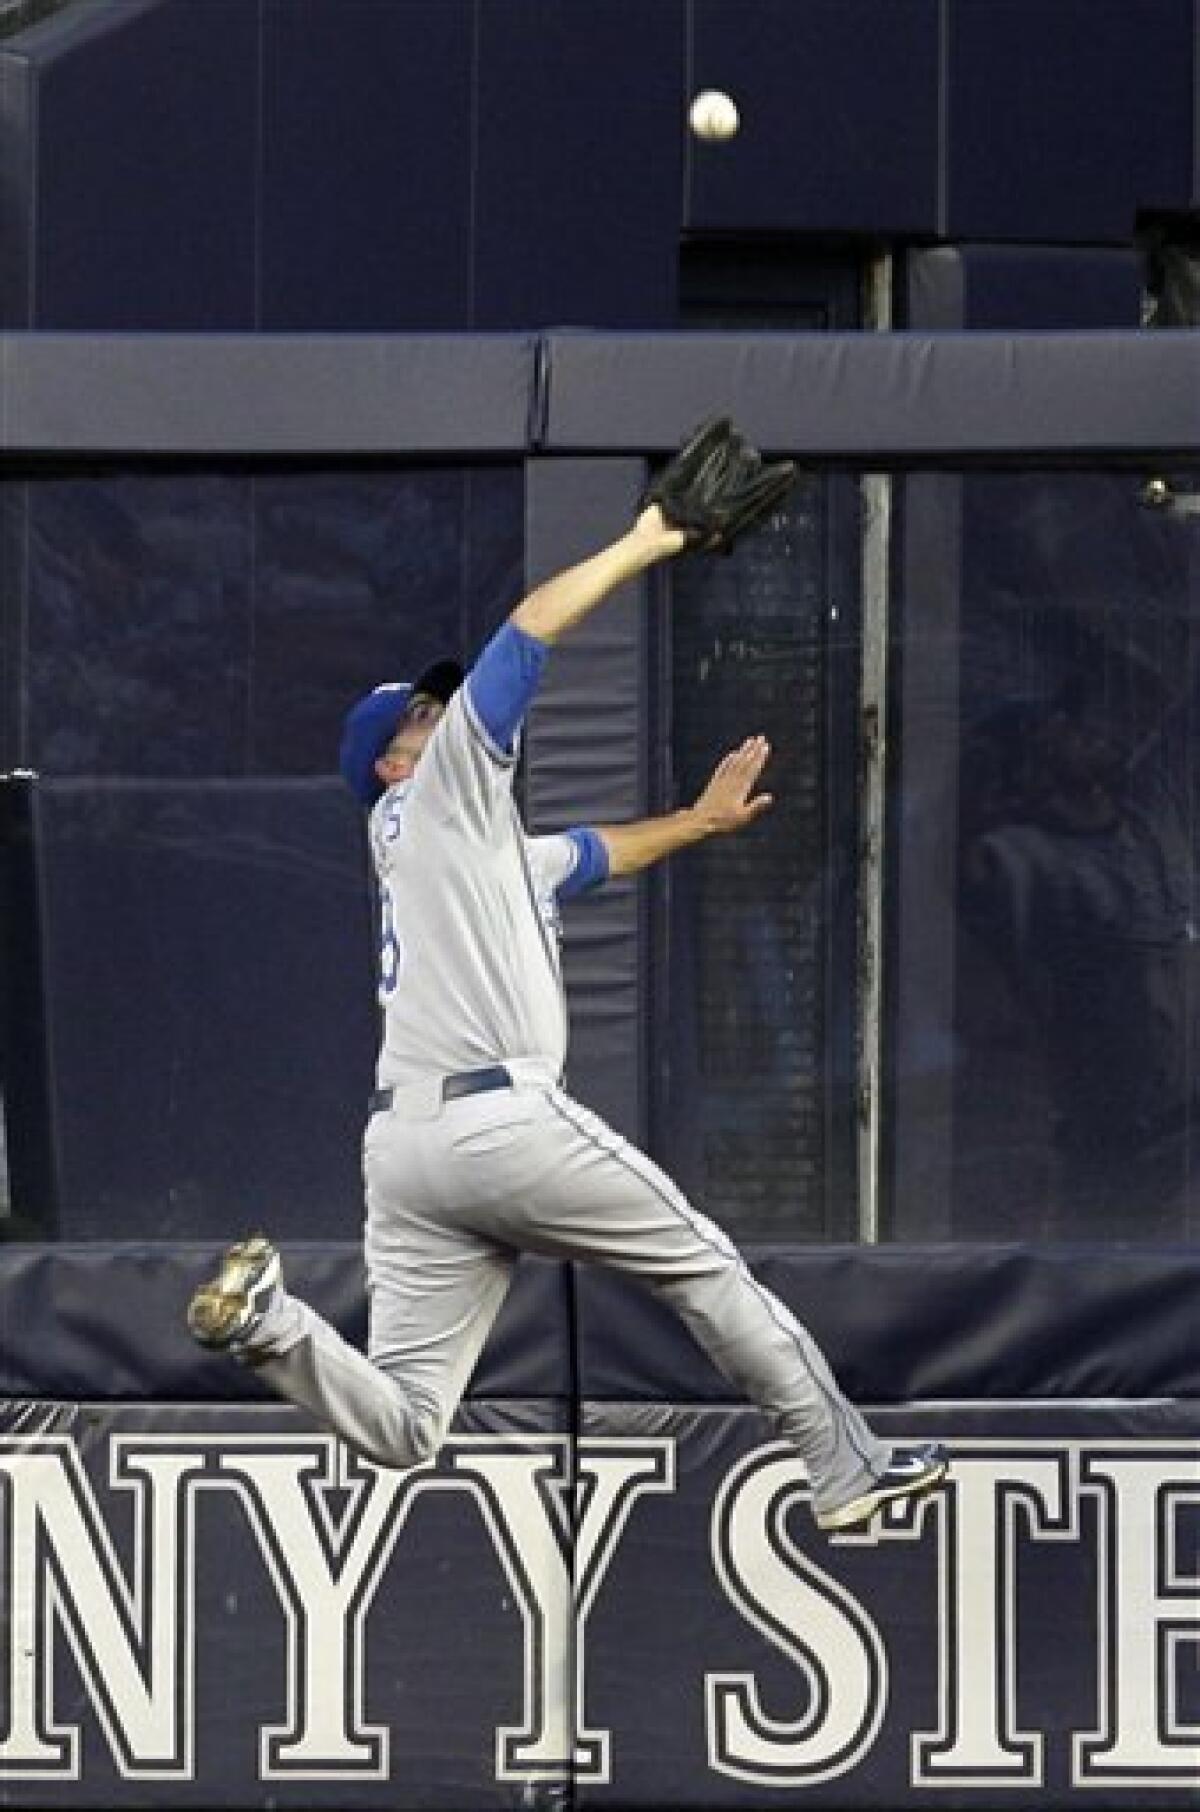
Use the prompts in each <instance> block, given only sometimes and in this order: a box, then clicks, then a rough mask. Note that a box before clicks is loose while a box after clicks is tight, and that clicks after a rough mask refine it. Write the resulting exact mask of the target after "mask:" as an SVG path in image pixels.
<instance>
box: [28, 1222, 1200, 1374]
mask: <svg viewBox="0 0 1200 1812" xmlns="http://www.w3.org/2000/svg"><path fill="white" fill-rule="evenodd" d="M230 1231H231V1232H234V1233H236V1232H239V1231H241V1229H231V1230H230ZM216 1251H217V1246H216V1244H215V1243H209V1244H204V1243H202V1242H200V1241H199V1240H197V1238H196V1237H195V1230H194V1229H192V1230H190V1231H189V1232H188V1233H187V1234H186V1235H181V1243H179V1244H167V1243H166V1242H156V1243H153V1244H147V1243H141V1244H139V1243H137V1242H130V1243H126V1244H113V1243H108V1244H104V1243H100V1242H99V1241H97V1243H95V1244H88V1245H83V1244H65V1245H59V1246H54V1247H45V1246H36V1245H30V1246H9V1247H0V1396H43V1397H59V1398H72V1397H80V1398H84V1399H99V1398H111V1399H123V1398H124V1399H129V1400H136V1401H142V1400H145V1399H156V1400H159V1401H168V1400H171V1399H188V1400H195V1399H200V1400H204V1399H209V1400H216V1399H229V1398H237V1397H244V1396H248V1397H251V1398H260V1397H261V1392H260V1391H259V1389H258V1387H257V1386H256V1385H254V1384H253V1383H252V1382H251V1381H249V1380H248V1379H247V1376H246V1374H245V1373H244V1372H242V1371H240V1370H237V1369H236V1368H228V1369H221V1368H220V1367H218V1369H217V1370H216V1371H214V1369H213V1367H214V1361H213V1358H212V1355H211V1354H207V1353H204V1352H203V1351H201V1350H200V1349H199V1348H197V1347H195V1346H194V1345H193V1344H192V1342H191V1341H190V1340H189V1338H188V1337H187V1335H186V1332H185V1330H184V1328H183V1323H182V1319H181V1318H182V1315H183V1311H184V1308H185V1306H186V1303H187V1299H188V1296H189V1294H190V1293H191V1291H192V1290H193V1289H194V1288H195V1287H196V1285H197V1284H198V1283H200V1282H201V1281H203V1279H204V1278H205V1277H207V1276H208V1275H209V1274H210V1273H211V1271H212V1270H213V1259H214V1258H215V1256H216ZM283 1252H284V1260H285V1264H286V1267H287V1274H288V1277H289V1279H290V1280H291V1281H292V1282H293V1284H294V1287H295V1288H296V1290H297V1292H298V1294H300V1295H302V1296H304V1297H306V1298H307V1299H308V1300H311V1302H312V1303H313V1305H314V1307H316V1308H318V1309H320V1310H321V1311H322V1313H324V1314H325V1315H326V1316H327V1317H328V1318H329V1319H330V1320H332V1321H333V1322H334V1323H335V1324H336V1325H337V1326H339V1327H340V1328H341V1329H342V1331H343V1332H344V1333H345V1334H346V1335H347V1337H348V1338H350V1339H354V1340H361V1339H362V1335H363V1330H364V1328H365V1306H364V1303H363V1299H362V1257H361V1252H360V1249H359V1247H358V1245H357V1244H356V1243H355V1242H354V1241H353V1240H346V1241H341V1242H335V1241H329V1242H326V1243H315V1242H313V1241H310V1240H307V1239H306V1238H305V1237H304V1236H303V1235H302V1234H290V1233H289V1234H288V1237H287V1238H285V1239H284V1242H283ZM746 1256H747V1259H748V1261H749V1264H750V1266H751V1269H752V1271H753V1273H754V1275H755V1276H756V1277H757V1278H758V1279H759V1280H760V1281H761V1282H762V1283H763V1284H765V1285H766V1286H767V1287H768V1288H769V1289H770V1290H772V1291H773V1292H774V1293H775V1295H776V1296H778V1297H779V1298H780V1299H781V1300H782V1301H783V1302H785V1303H786V1304H787V1305H788V1306H789V1307H790V1308H791V1309H792V1310H793V1312H794V1313H795V1314H796V1315H797V1316H798V1317H799V1318H800V1319H801V1320H802V1321H804V1322H805V1323H806V1324H807V1325H808V1326H809V1327H810V1328H811V1329H812V1331H813V1333H814V1334H815V1335H816V1336H817V1338H818V1339H819V1340H820V1342H821V1344H822V1345H823V1347H824V1349H825V1352H826V1354H827V1356H828V1358H829V1360H830V1362H831V1364H832V1365H833V1367H834V1369H835V1371H836V1372H837V1373H838V1375H839V1378H840V1380H841V1382H842V1384H843V1386H844V1387H845V1389H846V1390H847V1391H849V1392H850V1394H851V1395H852V1396H854V1397H855V1398H857V1399H858V1400H859V1401H861V1402H863V1403H876V1404H889V1403H902V1402H910V1401H911V1402H917V1401H920V1402H936V1401H943V1400H951V1401H957V1402H963V1401H977V1402H979V1403H989V1404H1001V1405H1002V1404H1003V1403H1005V1402H1007V1401H1009V1400H1012V1399H1038V1398H1047V1399H1057V1400H1058V1401H1059V1402H1060V1403H1062V1402H1064V1401H1067V1400H1071V1401H1074V1400H1079V1399H1091V1400H1095V1399H1100V1398H1123V1399H1135V1398H1151V1397H1153V1398H1167V1397H1180V1398H1197V1397H1200V1338H1198V1336H1197V1329H1196V1317H1195V1303H1196V1295H1197V1290H1198V1289H1200V1258H1197V1256H1196V1254H1195V1253H1194V1251H1192V1250H1191V1249H1185V1248H1181V1247H1168V1246H1163V1247H1159V1248H1150V1247H1145V1248H1142V1249H1134V1248H1126V1249H1124V1250H1122V1249H1119V1248H1114V1247H1107V1248H1106V1247H1101V1246H1077V1247H1068V1246H1062V1247H1047V1246H984V1245H969V1246H958V1247H951V1246H897V1247H893V1248H890V1249H887V1248H884V1249H879V1248H876V1249H874V1250H872V1249H870V1248H864V1247H861V1246H858V1247H849V1246H842V1247H837V1246H835V1247H791V1248H785V1247H766V1246H750V1247H747V1249H746ZM48 1328H53V1330H54V1337H53V1339H48V1338H47V1329H48ZM576 1392H577V1393H578V1396H579V1398H580V1399H581V1401H583V1402H586V1403H589V1404H593V1405H599V1404H603V1403H606V1402H609V1403H625V1402H629V1403H646V1404H652V1405H670V1404H675V1405H679V1406H689V1405H703V1404H725V1405H729V1404H735V1403H738V1402H739V1401H740V1398H739V1397H738V1395H737V1393H736V1392H734V1391H733V1390H732V1389H731V1388H730V1387H729V1386H728V1385H727V1384H726V1383H725V1381H724V1380H723V1379H722V1378H721V1377H720V1376H719V1375H718V1373H717V1372H716V1371H714V1369H713V1368H712V1366H711V1365H710V1364H709V1362H708V1360H707V1359H706V1358H705V1357H704V1356H703V1355H702V1354H701V1352H700V1350H699V1348H698V1347H696V1346H695V1345H694V1344H693V1342H692V1340H691V1337H690V1336H689V1335H688V1334H687V1332H686V1331H685V1329H684V1327H683V1325H682V1323H681V1322H680V1321H678V1319H677V1318H676V1317H675V1315H674V1314H672V1313H671V1312H670V1311H669V1310H668V1309H666V1308H664V1307H662V1306H660V1305H659V1304H658V1303H656V1302H655V1300H654V1299H653V1298H652V1297H651V1296H650V1295H648V1294H647V1293H646V1292H645V1291H644V1290H642V1289H641V1288H640V1287H639V1286H637V1285H635V1284H632V1283H627V1282H625V1281H624V1280H623V1279H621V1278H618V1277H616V1276H615V1275H614V1274H612V1273H611V1272H606V1271H602V1270H600V1269H599V1268H596V1267H590V1266H570V1265H558V1264H550V1263H544V1262H542V1261H535V1260H531V1259H523V1260H522V1262H521V1264H520V1265H519V1266H518V1269H517V1274H516V1280H515V1282H514V1285H513V1290H512V1294H511V1295H510V1297H509V1300H508V1302H507V1303H506V1305H505V1309H504V1312H503V1315H502V1318H501V1320H500V1321H499V1322H498V1323H497V1326H496V1328H495V1330H494V1331H493V1333H492V1336H491V1338H490V1339H489V1341H488V1344H487V1346H486V1347H485V1349H484V1353H483V1356H482V1358H481V1360H480V1363H479V1366H478V1368H477V1370H476V1373H475V1376H474V1380H473V1383H472V1386H471V1394H472V1395H473V1396H476V1397H489V1396H490V1397H565V1396H570V1395H572V1394H574V1393H576Z"/></svg>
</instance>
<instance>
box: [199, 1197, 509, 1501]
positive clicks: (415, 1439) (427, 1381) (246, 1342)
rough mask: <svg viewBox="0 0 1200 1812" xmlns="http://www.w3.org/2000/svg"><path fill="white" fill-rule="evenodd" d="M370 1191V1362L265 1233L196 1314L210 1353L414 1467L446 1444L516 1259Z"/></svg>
mask: <svg viewBox="0 0 1200 1812" xmlns="http://www.w3.org/2000/svg"><path fill="white" fill-rule="evenodd" d="M371 1195H372V1192H371V1191H370V1190H369V1191H368V1205H369V1219H368V1238H367V1275H368V1297H369V1304H370V1332H369V1341H368V1346H369V1353H370V1357H368V1356H367V1355H365V1354H363V1353H361V1352H360V1351H359V1350H358V1348H357V1347H354V1346H351V1345H350V1344H349V1342H348V1341H346V1340H344V1339H343V1338H342V1336H341V1335H340V1334H339V1333H338V1331H337V1329H336V1328H334V1327H331V1326H330V1324H329V1323H328V1322H327V1321H325V1320H324V1319H323V1318H322V1317H321V1316H320V1315H318V1314H317V1313H316V1311H315V1310H314V1309H312V1308H310V1307H309V1305H308V1304H307V1303H305V1302H302V1301H301V1300H300V1299H299V1298H298V1297H296V1296H292V1295H290V1294H289V1293H288V1292H287V1290H286V1289H285V1288H284V1285H283V1280H282V1275H281V1267H280V1263H279V1256H278V1254H277V1252H276V1251H275V1248H274V1246H273V1245H272V1244H271V1243H270V1241H269V1240H267V1239H266V1238H265V1237H263V1236H262V1235H258V1236H255V1237H254V1238H253V1239H250V1240H246V1241H243V1242H242V1243H241V1244H240V1245H237V1246H232V1247H230V1248H229V1250H228V1251H227V1252H226V1254H225V1255H224V1258H223V1260H222V1264H221V1269H220V1271H219V1272H218V1274H217V1276H216V1277H215V1278H214V1279H213V1280H212V1282H211V1283H209V1284H206V1285H204V1286H203V1287H202V1288H201V1289H199V1290H198V1291H197V1292H196V1294H195V1295H194V1296H193V1298H192V1302H191V1306H190V1309H189V1313H188V1320H189V1325H190V1326H191V1329H192V1333H193V1334H194V1336H195V1337H196V1339H197V1340H199V1341H200V1342H201V1344H203V1345H205V1346H209V1347H215V1348H219V1349H224V1350H226V1351H230V1352H232V1353H234V1354H235V1355H236V1356H238V1357H239V1358H241V1359H243V1360H244V1361H245V1362H246V1363H247V1364H250V1365H253V1367H254V1368H255V1371H256V1373H257V1375H258V1376H259V1377H260V1378H261V1379H262V1380H263V1382H264V1383H265V1384H267V1385H268V1386H269V1388H270V1389H271V1390H273V1391H274V1392H275V1393H276V1394H277V1395H278V1396H281V1397H284V1398H285V1399H287V1401H289V1402H291V1403H295V1404H296V1405H298V1406H299V1407H300V1408H302V1409H305V1410H308V1411H309V1412H310V1414H311V1415H313V1416H314V1417H315V1418H316V1420H317V1421H318V1422H320V1423H321V1424H322V1426H323V1427H325V1428H328V1429H330V1430H331V1431H332V1432H333V1433H334V1434H336V1435H338V1436H340V1438H341V1439H342V1440H344V1441H345V1442H346V1443H347V1444H348V1445H349V1446H350V1447H352V1448H354V1449H355V1451H356V1452H358V1453H361V1454H363V1455H365V1457H366V1458H367V1459H370V1460H374V1461H376V1462H377V1463H378V1464H380V1465H383V1466H394V1467H399V1468H407V1467H410V1466H416V1465H419V1464H420V1463H421V1462H422V1461H424V1460H428V1459H431V1458H432V1457H433V1455H434V1454H435V1453H436V1452H437V1449H438V1447H439V1446H440V1445H441V1442H442V1439H443V1437H444V1435H445V1432H446V1428H447V1427H448V1425H449V1422H450V1418H451V1417H452V1415H453V1413H454V1410H455V1407H456V1406H457V1404H458V1401H459V1398H460V1397H461V1395H462V1393H463V1391H464V1389H465V1388H466V1385H467V1382H468V1380H469V1378H470V1375H471V1372H472V1370H473V1369H474V1366H475V1362H476V1360H477V1358H478V1356H479V1352H480V1349H481V1348H482V1346H483V1343H484V1341H485V1340H486V1338H487V1335H488V1332H489V1330H490V1328H491V1325H492V1323H493V1321H494V1320H495V1318H496V1315H497V1313H498V1311H499V1309H500V1306H501V1304H502V1303H503V1301H504V1297H505V1295H506V1293H507V1290H508V1285H509V1280H510V1278H511V1275H512V1267H513V1263H514V1258H513V1255H512V1254H511V1253H510V1252H507V1251H504V1250H502V1249H500V1248H498V1247H497V1246H496V1245H495V1243H494V1242H493V1241H491V1240H488V1239H481V1238H478V1237H476V1236H474V1235H472V1234H470V1233H468V1232H466V1231H465V1230H456V1229H443V1228H440V1227H437V1226H435V1225H431V1224H426V1223H425V1222H424V1220H423V1218H422V1217H421V1216H420V1215H408V1214H404V1215H399V1214H395V1213H393V1212H391V1204H390V1203H388V1202H386V1201H383V1202H381V1201H380V1200H379V1199H378V1195H376V1199H375V1200H372V1199H371Z"/></svg>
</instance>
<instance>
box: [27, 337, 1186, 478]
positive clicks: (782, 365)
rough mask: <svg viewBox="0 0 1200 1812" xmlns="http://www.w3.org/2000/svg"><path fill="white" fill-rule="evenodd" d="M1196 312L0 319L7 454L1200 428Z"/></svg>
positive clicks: (1110, 447) (1032, 438)
mask: <svg viewBox="0 0 1200 1812" xmlns="http://www.w3.org/2000/svg"><path fill="white" fill-rule="evenodd" d="M1198 346H1200V331H1197V330H1185V329H1175V330H1172V331H1169V332H1168V331H1160V332H1156V333H1147V332H1145V331H1138V330H1136V329H1132V328H1131V329H1129V330H1128V331H1124V332H1122V331H1119V330H1115V329H1114V330H1112V331H1095V332H1082V333H1062V332H1053V331H1048V332H1020V333H1016V332H1014V333H971V332H964V333H940V334H939V333H917V332H912V333H889V334H856V333H829V334H826V333H809V334H804V333H797V334H789V333H757V334H755V333H742V334H738V333H717V332H693V333H677V334H662V333H590V334H577V333H551V334H547V335H544V336H541V337H538V338H525V337H520V336H512V337H510V336H505V335H500V336H495V335H464V336H459V337H455V336H449V335H446V336H439V335H415V336H411V337H410V336H397V337H394V338H393V337H387V336H363V337H358V336H354V335H347V336H342V335H325V336H314V337H311V338H310V337H305V336H295V337H292V336H279V337H276V336H271V337H269V338H264V337H255V336H253V335H245V336H221V337H214V338H210V339H204V338H202V337H200V336H197V335H189V334H181V335H177V336H176V335H170V336H160V337H154V338H151V339H149V340H147V339H138V338H136V337H134V336H104V335H100V336H94V335H87V334H84V335H78V336H73V335H65V336H58V335H47V336H40V335H36V334H22V333H14V334H5V335H0V453H3V452H8V453H23V452H31V453H39V452H58V453H63V454H69V453H71V452H106V451H133V450H138V449H140V450H144V451H146V452H149V453H214V452H218V451H222V450H223V451H224V452H226V453H229V454H263V455H268V454H272V453H279V454H289V453H290V454H296V453H299V452H301V451H303V450H307V451H309V452H312V453H315V454H321V453H326V454H333V453H339V452H351V451H355V450H357V451H359V452H362V453H384V452H389V451H390V452H393V453H395V454H397V455H400V454H409V455H413V454H416V455H420V454H421V453H438V452H441V453H451V452H460V453H463V454H472V453H486V452H505V451H507V452H517V453H519V452H524V451H546V452H553V453H621V454H642V455H644V454H646V453H652V452H653V453H658V452H663V451H665V450H667V449H668V448H672V447H674V446H675V445H676V444H677V442H678V440H679V439H680V437H681V436H682V435H683V434H685V433H686V432H687V431H688V430H690V429H691V428H692V427H693V426H694V425H695V423H696V421H697V419H698V418H699V417H701V416H703V415H704V414H706V413H715V412H718V411H729V412H731V413H732V414H733V415H734V416H735V417H736V418H737V420H738V422H739V424H740V425H741V427H742V428H743V429H744V430H745V431H746V432H747V433H749V434H750V435H751V436H752V437H754V438H755V439H756V440H757V441H759V443H760V444H761V445H763V446H764V447H765V448H767V449H778V450H780V451H789V452H793V453H800V454H804V455H810V456H812V457H814V458H816V457H830V458H846V459H853V460H863V461H865V460H868V459H870V458H872V457H888V458H896V459H906V458H929V457H930V456H938V457H942V456H944V457H947V458H950V457H954V456H959V455H961V456H965V457H986V456H989V455H993V454H999V455H1004V454H1009V453H1022V452H1029V453H1032V454H1034V455H1041V456H1045V455H1054V454H1060V455H1061V454H1074V455H1077V456H1079V457H1080V458H1082V457H1085V456H1091V455H1097V454H1107V453H1114V454H1117V455H1119V454H1121V453H1122V452H1125V453H1127V454H1130V455H1133V454H1137V453H1142V452H1154V453H1159V454H1161V453H1166V452H1169V451H1171V450H1172V449H1182V448H1189V447H1190V448H1193V449H1194V448H1195V447H1196V446H1197V445H1200V385H1197V383H1196V378H1195V373H1196V361H1197V347H1198Z"/></svg>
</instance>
